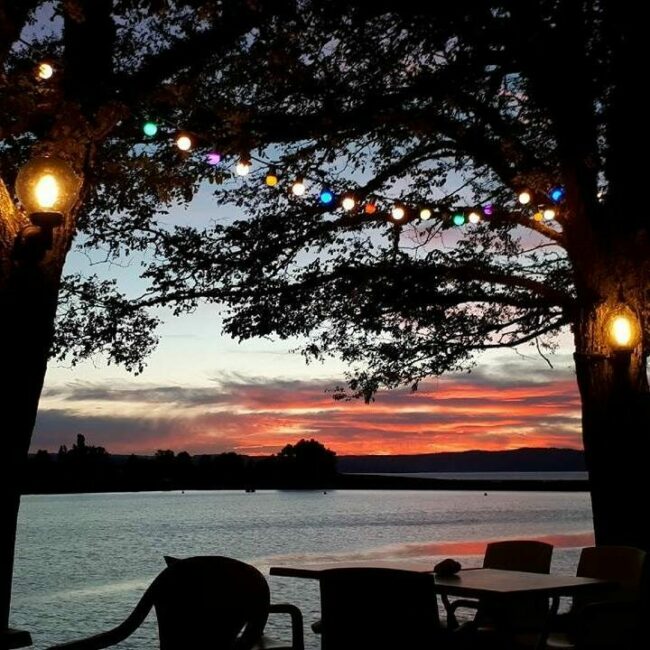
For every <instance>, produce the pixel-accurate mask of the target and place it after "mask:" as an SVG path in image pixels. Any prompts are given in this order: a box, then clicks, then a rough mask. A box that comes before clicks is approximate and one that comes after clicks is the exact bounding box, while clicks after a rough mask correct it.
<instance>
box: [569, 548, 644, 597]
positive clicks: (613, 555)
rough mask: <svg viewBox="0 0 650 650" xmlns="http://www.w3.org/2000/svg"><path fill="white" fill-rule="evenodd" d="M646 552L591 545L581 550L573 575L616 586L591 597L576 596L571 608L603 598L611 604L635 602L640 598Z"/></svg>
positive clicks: (637, 549)
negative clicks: (599, 580)
mask: <svg viewBox="0 0 650 650" xmlns="http://www.w3.org/2000/svg"><path fill="white" fill-rule="evenodd" d="M645 560H646V552H645V551H642V550H641V549H639V548H634V547H632V546H590V547H588V548H583V549H582V551H581V553H580V560H579V561H578V569H577V571H576V575H577V576H580V577H583V578H600V579H601V580H612V581H613V582H616V583H617V586H616V588H615V589H613V590H610V591H608V592H607V593H606V594H603V595H599V596H596V597H592V598H584V597H578V596H576V597H575V598H574V599H573V605H572V607H573V608H580V607H582V606H583V605H585V604H587V603H589V602H590V601H593V600H594V598H595V599H596V600H602V599H603V598H605V599H607V600H610V601H635V600H638V599H639V598H640V597H641V586H642V584H641V582H642V578H643V572H644V565H645Z"/></svg>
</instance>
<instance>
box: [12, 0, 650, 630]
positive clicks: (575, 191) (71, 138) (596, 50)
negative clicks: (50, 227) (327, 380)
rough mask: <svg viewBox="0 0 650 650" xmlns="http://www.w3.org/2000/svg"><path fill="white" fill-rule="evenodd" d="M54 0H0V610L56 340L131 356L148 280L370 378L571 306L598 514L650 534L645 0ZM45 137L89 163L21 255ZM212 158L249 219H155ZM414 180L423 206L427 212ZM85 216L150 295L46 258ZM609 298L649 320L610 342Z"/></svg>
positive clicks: (601, 538) (93, 234)
mask: <svg viewBox="0 0 650 650" xmlns="http://www.w3.org/2000/svg"><path fill="white" fill-rule="evenodd" d="M47 4H48V3H44V2H43V3H42V2H38V1H37V0H32V1H26V2H22V3H13V2H6V1H0V60H1V61H2V62H3V68H2V76H1V77H0V84H2V94H1V95H0V139H1V142H0V144H1V147H0V177H2V179H3V181H4V182H3V183H1V184H0V216H1V217H2V219H0V308H1V313H2V314H3V315H4V314H11V318H6V317H3V318H2V319H0V341H2V342H3V344H4V345H3V354H4V359H3V360H4V362H5V368H9V369H11V376H10V377H6V379H4V381H3V390H2V391H1V392H0V400H1V402H0V408H1V409H2V412H3V413H4V414H9V413H11V414H12V416H11V418H10V420H6V421H7V422H10V423H11V435H6V436H5V437H6V438H7V444H6V449H7V453H6V454H4V455H3V456H2V460H1V461H0V463H2V464H1V466H0V477H2V478H0V481H2V483H1V484H0V497H1V498H0V518H1V519H2V522H3V527H2V529H1V532H0V589H2V592H1V594H0V597H1V601H0V614H2V615H3V616H4V619H3V620H0V627H1V626H2V625H3V623H5V622H6V612H7V611H8V599H9V584H10V576H11V558H12V557H13V539H14V531H15V524H14V523H12V522H15V518H16V512H17V508H18V490H17V486H16V484H14V483H13V482H12V481H11V480H10V478H8V477H9V476H11V474H12V472H15V470H16V468H19V467H21V466H22V464H23V463H24V459H25V457H26V453H27V449H28V446H29V441H30V437H31V431H32V428H33V424H34V419H35V414H36V409H37V405H38V400H39V395H40V391H41V387H42V382H43V376H44V373H45V368H46V363H47V358H48V355H49V354H50V353H53V354H55V355H66V354H67V355H68V356H69V357H70V358H71V359H72V360H73V361H74V360H76V359H79V358H82V357H84V356H88V355H92V354H95V353H98V352H104V353H105V354H106V355H107V356H108V359H109V360H110V361H112V362H119V363H123V364H125V365H126V366H127V367H131V368H133V369H135V370H137V369H138V368H139V367H140V366H141V363H142V359H143V356H144V355H146V353H147V352H148V351H149V350H150V349H151V348H152V347H153V345H154V344H155V334H154V333H153V332H154V329H155V327H154V326H155V323H156V315H155V313H154V312H151V311H148V310H150V309H152V308H156V307H158V306H160V305H169V306H171V308H172V309H173V311H174V312H175V313H182V312H184V311H187V310H191V309H192V308H194V307H195V306H196V304H197V303H198V302H199V301H202V300H207V301H213V302H216V303H225V304H226V305H227V307H228V310H229V311H228V314H227V316H228V318H227V321H226V330H227V332H229V333H231V334H233V335H235V336H237V337H239V338H249V337H253V336H261V335H264V336H266V335H270V334H275V335H278V336H280V337H291V336H305V337H308V339H309V340H308V342H307V344H306V345H305V355H306V356H307V357H308V358H320V357H322V356H324V355H327V354H337V355H339V356H342V357H343V359H345V360H346V361H347V362H348V363H349V364H350V367H351V374H350V378H349V379H350V388H351V391H352V393H353V394H356V395H358V396H361V397H365V398H366V399H368V400H370V399H372V395H373V394H374V392H375V391H376V390H377V389H378V388H379V387H380V386H389V387H390V386H396V385H399V384H410V385H412V386H416V385H417V382H418V381H419V380H420V379H421V378H423V377H426V376H429V375H435V374H440V373H443V372H447V371H451V370H457V369H460V368H465V367H468V366H469V365H471V363H472V359H473V355H474V354H475V353H476V352H477V351H480V350H484V349H489V348H499V347H504V346H514V345H518V344H524V343H528V342H534V343H535V344H536V345H538V346H539V347H540V349H544V347H545V346H550V345H552V344H553V338H552V337H553V336H554V335H555V334H556V333H557V332H559V331H560V330H561V329H562V328H563V327H566V326H569V327H570V328H571V330H572V332H573V336H574V340H575V350H576V373H577V381H578V385H579V388H580V394H581V397H582V405H583V437H584V445H585V451H586V456H587V464H588V469H589V474H590V481H591V490H592V502H593V511H594V525H595V530H596V535H597V540H598V542H599V543H608V542H614V543H629V544H634V545H637V546H641V547H643V548H650V540H649V539H648V536H647V535H648V534H647V533H646V532H645V527H644V526H643V522H642V517H640V516H639V512H638V503H639V502H638V499H639V495H644V494H646V493H647V479H646V475H647V473H646V472H645V468H644V467H643V463H644V460H645V457H646V454H645V451H646V448H647V442H646V437H647V436H646V430H647V423H648V415H649V411H650V405H649V399H648V380H647V371H646V359H647V355H648V351H649V347H648V346H649V343H648V340H649V337H648V334H649V331H648V329H649V327H648V319H649V309H648V297H649V296H648V278H649V277H650V250H649V248H650V244H649V241H648V231H647V223H648V221H647V216H646V215H645V213H644V211H643V210H641V209H639V205H638V203H639V201H638V188H639V187H642V186H643V185H642V181H643V179H642V176H641V174H642V170H641V166H639V165H638V164H637V163H636V160H635V157H634V156H632V155H630V153H629V146H630V143H636V142H637V141H641V143H642V142H643V141H644V137H645V133H644V131H643V129H642V128H641V127H642V125H643V124H644V115H643V114H642V111H643V110H644V106H645V105H644V102H643V101H642V98H641V92H642V90H641V86H640V84H639V80H638V78H637V76H636V70H637V69H638V65H639V62H640V61H642V60H643V59H642V54H643V53H644V44H645V43H644V38H643V35H642V34H641V30H642V26H641V25H642V21H641V20H639V16H638V15H637V14H636V12H634V11H629V10H628V8H627V6H626V5H625V3H620V2H619V3H614V2H612V1H611V0H596V1H595V2H589V3H587V2H579V1H573V0H531V1H530V2H520V1H519V0H501V1H496V0H495V1H489V0H488V1H485V0H457V1H456V2H453V3H421V2H419V1H417V2H416V1H415V0H400V2H397V1H396V0H376V1H375V2H373V3H355V2H341V1H340V0H330V1H328V2H325V1H324V0H301V2H293V1H292V0H284V1H280V2H278V1H276V2H268V3H267V2H263V1H262V0H257V1H251V2H246V3H241V2H234V1H233V2H230V1H226V2H217V1H216V0H215V1H214V2H198V0H194V1H190V0H188V1H187V2H160V1H156V0H150V1H149V2H133V1H132V0H114V1H111V0H93V1H91V0H74V1H68V2H60V3H54V10H55V12H56V16H57V20H58V21H59V22H56V21H55V22H54V23H53V24H52V27H51V28H50V30H49V32H47V31H46V33H45V34H44V35H42V36H41V35H40V34H39V33H36V32H34V33H30V31H29V23H30V21H31V22H34V21H38V20H39V19H40V20H41V21H42V12H43V11H45V9H44V8H43V7H44V6H45V5H47ZM41 5H43V6H41ZM21 38H22V40H19V39H21ZM43 54H49V55H50V56H54V57H55V58H56V61H57V63H58V64H60V70H61V74H59V75H58V76H57V75H55V76H54V78H53V80H52V82H48V83H40V82H38V81H35V80H34V78H33V76H32V74H31V69H32V67H33V64H34V62H35V61H37V60H38V59H39V57H40V56H42V55H43ZM55 68H56V66H55ZM152 115H155V116H157V117H158V118H159V121H160V123H161V124H163V123H165V124H170V125H173V126H179V127H181V126H182V127H183V128H186V129H188V130H189V131H190V132H191V133H193V134H194V137H195V140H196V141H197V145H198V146H197V147H196V150H195V151H196V153H195V154H189V155H185V154H181V153H179V152H178V151H176V150H174V148H173V147H172V146H171V143H170V142H169V141H168V140H167V141H165V140H164V139H163V138H161V139H158V140H155V141H153V140H147V139H146V138H145V136H143V135H142V133H141V132H140V131H139V123H140V122H141V121H142V120H144V119H145V118H148V117H150V116H152ZM215 146H216V147H218V148H219V150H220V151H221V153H222V154H223V156H224V159H225V160H226V161H228V162H232V161H233V159H235V158H237V157H238V156H240V155H241V156H246V155H248V154H249V153H251V152H252V153H253V154H254V155H255V156H256V157H257V158H260V159H264V160H266V161H270V162H272V163H274V164H275V166H276V168H277V169H278V170H279V171H281V173H282V176H283V178H285V179H287V178H297V177H299V176H302V177H305V178H306V179H307V180H308V181H309V182H310V183H311V186H312V187H313V186H314V185H318V186H321V185H322V186H323V187H327V188H330V189H331V190H332V191H333V192H334V194H336V195H338V196H341V195H342V194H343V193H344V192H348V191H349V192H353V193H354V195H355V198H356V199H357V201H358V203H357V205H364V204H365V203H368V202H372V204H373V205H375V206H376V207H377V209H376V211H375V212H374V213H372V214H368V213H365V212H363V210H361V209H358V210H357V211H354V210H352V211H350V212H343V211H342V210H341V209H340V208H339V207H338V205H339V204H338V202H336V201H335V202H333V203H332V204H330V205H329V206H327V205H325V204H321V203H319V202H318V201H317V200H310V199H309V198H307V197H303V199H297V198H294V197H292V195H291V193H290V192H285V191H282V190H283V189H284V186H283V185H282V184H280V188H281V190H280V191H279V190H278V188H275V189H273V188H269V189H268V190H265V189H264V188H262V187H260V183H259V182H255V180H256V179H257V177H258V176H259V175H263V174H264V173H265V166H264V165H259V164H257V166H256V167H254V170H253V171H254V173H253V174H252V176H251V178H250V180H249V182H248V183H245V184H234V185H233V184H231V183H230V182H228V179H229V173H228V172H227V171H226V170H225V168H223V167H222V168H217V169H215V168H212V167H210V166H209V165H205V164H204V163H203V161H202V160H200V159H199V156H200V155H203V154H205V153H207V152H208V150H209V149H210V148H212V147H215ZM641 150H642V151H644V150H645V149H644V147H643V146H641ZM38 153H49V154H56V155H57V156H60V157H63V158H65V159H66V160H68V161H69V162H70V163H71V164H72V165H73V166H74V167H75V169H76V170H77V171H78V172H79V173H82V174H83V177H84V184H83V188H82V192H81V195H80V199H79V201H78V203H77V205H76V206H75V208H74V209H73V210H72V211H71V212H70V213H69V214H67V215H65V220H64V223H63V225H62V226H60V227H58V228H57V229H56V231H55V233H54V241H53V244H52V246H51V248H50V249H48V250H46V251H44V254H43V257H42V259H40V260H34V259H32V258H30V259H25V256H24V255H22V256H21V255H20V254H19V253H20V251H21V250H22V249H21V246H20V244H21V241H22V240H23V239H24V235H25V227H26V226H29V222H28V219H27V216H26V215H25V214H24V213H23V212H22V211H20V210H19V209H18V208H17V206H16V204H15V202H14V201H13V200H12V189H13V185H14V179H15V177H16V172H17V169H18V168H19V166H20V165H21V164H22V163H23V162H24V161H25V160H26V159H27V158H28V157H29V156H30V155H34V154H38ZM255 170H257V171H255ZM207 179H210V180H212V181H217V184H216V186H215V187H216V189H215V199H216V201H218V202H222V203H223V202H228V203H231V204H235V205H237V206H239V207H241V208H244V210H245V213H246V214H245V217H243V218H239V219H236V220H233V221H232V222H231V223H220V224H217V225H215V226H212V227H209V228H207V229H205V230H200V229H196V228H192V227H189V226H166V225H165V224H164V221H163V220H161V219H159V216H160V214H161V212H164V210H165V208H166V207H168V206H169V205H172V204H174V203H178V202H185V201H188V200H189V199H190V198H191V197H192V196H193V194H194V193H195V192H196V190H197V188H198V186H199V184H200V182H201V181H203V180H207ZM221 181H225V182H224V183H223V184H222V183H221ZM556 186H557V187H560V186H561V187H562V188H563V191H564V195H565V196H564V199H563V200H562V201H560V202H559V203H558V204H557V206H556V207H555V209H556V211H557V215H556V218H555V219H554V220H549V221H544V220H542V221H537V220H534V219H531V218H530V213H529V212H528V211H527V209H523V208H521V206H520V205H519V204H518V203H517V201H516V199H515V197H516V195H517V194H518V193H519V192H520V191H521V190H523V189H526V190H528V191H529V192H530V193H531V198H532V202H533V203H534V204H535V205H537V204H538V203H540V204H546V203H548V200H547V198H546V197H547V194H548V191H549V190H550V189H551V188H552V187H556ZM395 202H399V203H401V204H403V205H404V206H406V214H405V217H406V218H404V219H402V220H401V221H400V222H399V223H392V222H391V220H390V206H391V205H392V204H393V203H395ZM486 202H489V203H491V204H492V205H493V206H494V208H493V210H492V215H491V217H490V218H489V219H486V220H484V221H483V222H482V223H480V224H477V225H471V226H467V227H465V228H464V229H462V230H459V229H452V224H451V221H450V218H449V217H450V213H452V211H453V209H454V207H455V206H458V205H463V206H466V207H472V206H482V205H484V204H485V203H486ZM415 206H426V207H427V208H428V209H430V210H431V213H432V214H431V218H429V219H427V220H423V221H421V222H420V221H419V220H418V219H417V218H415V219H414V218H413V216H414V215H415V216H417V210H415ZM75 237H76V240H75ZM73 240H75V241H76V242H77V243H78V245H80V246H82V247H83V248H84V249H85V250H87V251H88V252H89V254H91V255H92V253H93V251H97V250H100V251H102V255H103V256H105V257H106V258H107V259H108V260H115V259H123V258H124V256H127V255H132V254H135V255H139V256H144V260H145V268H144V272H143V280H144V281H145V282H146V283H148V285H147V289H146V292H145V294H144V295H143V296H142V297H140V298H139V299H137V298H133V297H132V296H125V295H122V294H121V293H120V291H119V290H118V287H117V286H116V284H115V283H114V282H113V281H112V280H110V279H108V280H107V279H106V278H98V277H94V276H92V275H90V274H89V275H80V274H79V275H74V276H71V277H68V278H65V279H63V280H61V272H62V268H63V263H64V261H65V258H66V254H67V251H68V250H69V248H70V246H71V244H72V243H73ZM95 255H97V254H96V253H95ZM57 305H58V308H59V316H58V321H57V325H56V329H55V328H54V318H55V312H56V310H57ZM622 306H624V307H625V309H627V311H628V313H629V314H630V315H631V316H632V317H633V318H634V319H635V321H636V323H637V328H638V331H639V333H640V335H639V336H638V337H637V338H636V339H635V340H634V346H633V349H632V350H631V351H630V352H626V353H620V354H614V353H613V352H612V348H611V346H610V345H609V342H608V340H607V337H606V335H605V334H606V328H607V323H608V322H609V319H610V316H611V315H612V314H614V313H616V311H617V310H620V309H622ZM19 341H20V342H21V343H22V344H21V345H17V342H19ZM5 426H6V425H5ZM5 522H6V525H5Z"/></svg>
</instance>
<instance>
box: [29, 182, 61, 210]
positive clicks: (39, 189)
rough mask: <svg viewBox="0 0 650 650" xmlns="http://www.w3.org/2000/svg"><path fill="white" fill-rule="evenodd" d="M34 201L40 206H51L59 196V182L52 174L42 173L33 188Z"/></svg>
mask: <svg viewBox="0 0 650 650" xmlns="http://www.w3.org/2000/svg"><path fill="white" fill-rule="evenodd" d="M34 196H35V197H36V203H37V204H38V205H39V207H41V208H44V209H46V208H51V207H52V206H53V205H54V204H55V203H56V202H57V200H58V198H59V184H58V183H57V180H56V178H55V177H54V176H53V175H52V174H43V176H41V177H40V179H39V180H38V183H36V187H35V188H34Z"/></svg>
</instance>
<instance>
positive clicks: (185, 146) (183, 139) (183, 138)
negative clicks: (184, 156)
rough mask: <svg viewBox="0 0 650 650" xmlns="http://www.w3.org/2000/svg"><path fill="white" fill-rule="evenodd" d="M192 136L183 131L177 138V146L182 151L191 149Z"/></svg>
mask: <svg viewBox="0 0 650 650" xmlns="http://www.w3.org/2000/svg"><path fill="white" fill-rule="evenodd" d="M192 144H193V142H192V138H190V136H189V135H187V133H181V134H179V135H178V137H177V138H176V146H177V147H178V148H179V149H180V150H181V151H189V150H190V149H191V148H192Z"/></svg>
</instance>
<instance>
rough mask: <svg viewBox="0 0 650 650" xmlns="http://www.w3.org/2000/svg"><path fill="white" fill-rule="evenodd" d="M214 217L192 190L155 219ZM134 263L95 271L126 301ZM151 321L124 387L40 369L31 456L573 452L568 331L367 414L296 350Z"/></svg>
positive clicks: (202, 320)
mask: <svg viewBox="0 0 650 650" xmlns="http://www.w3.org/2000/svg"><path fill="white" fill-rule="evenodd" d="M227 214H228V209H227V208H215V206H214V204H213V203H212V200H211V197H210V196H209V195H207V193H201V194H200V196H199V197H198V198H197V199H196V200H195V201H194V202H193V203H192V205H191V206H190V208H189V209H187V210H180V209H179V210H177V211H176V212H174V213H172V214H171V215H169V217H168V219H169V220H170V221H173V222H175V223H182V222H184V221H185V222H193V223H199V224H200V223H207V222H208V221H209V220H211V219H217V220H219V219H224V218H230V217H228V216H224V215H227ZM138 263H139V260H137V259H132V260H128V261H127V262H126V264H125V265H124V266H114V267H112V268H111V269H109V270H107V273H108V274H109V275H111V274H114V275H116V276H117V277H119V279H120V280H121V281H122V282H123V283H124V284H125V285H126V286H131V287H132V288H133V289H134V291H137V281H136V280H135V278H136V277H137V271H138V268H139V264H138ZM84 264H87V259H86V257H85V256H84V255H81V254H79V253H72V254H71V255H70V257H69V265H68V268H69V269H71V270H77V269H79V268H81V267H83V266H84ZM95 270H96V268H94V269H93V271H95ZM161 314H162V315H163V316H164V317H165V323H164V325H163V327H162V329H161V332H160V333H161V343H160V345H159V347H158V349H157V351H156V352H155V353H154V355H153V356H152V357H151V359H150V361H149V364H148V366H147V368H146V370H145V371H144V373H142V374H141V375H139V376H137V377H134V376H133V375H130V374H129V373H127V372H125V371H123V370H121V369H119V368H116V367H113V366H109V367H106V365H105V364H104V363H103V362H102V360H101V359H97V360H93V361H92V362H90V361H89V362H86V363H84V364H81V365H79V366H77V367H75V368H70V367H66V366H65V365H63V364H60V363H57V362H52V363H51V364H50V368H49V370H48V375H47V378H46V384H45V389H44V392H43V397H42V400H41V408H40V413H39V416H38V421H37V426H36V430H35V434H34V438H33V443H32V450H36V449H41V448H45V449H49V450H51V451H55V450H56V449H58V447H59V445H61V444H67V445H70V444H72V442H74V440H75V437H76V434H78V433H83V434H84V435H86V437H87V439H88V443H89V444H93V445H102V446H104V447H106V448H107V449H108V450H109V451H110V452H112V453H131V452H135V453H143V454H150V453H153V452H155V451H156V450H157V449H173V450H175V451H182V450H187V451H189V452H190V453H193V454H196V453H219V452H222V451H233V450H234V451H237V452H239V453H246V454H266V453H273V452H277V451H278V450H279V449H281V448H282V447H283V446H284V445H285V444H287V443H291V442H297V441H298V440H299V439H300V438H316V439H317V440H319V441H320V442H322V443H324V444H325V445H327V446H328V447H330V448H332V449H334V450H335V451H336V452H337V453H338V454H357V453H362V454H395V453H429V452H438V451H450V450H466V449H491V450H497V449H512V448H517V447H523V446H529V447H545V446H558V447H573V448H580V447H581V439H580V430H579V418H580V412H579V398H578V394H577V388H576V384H575V378H574V375H573V363H572V358H571V354H570V344H571V340H570V336H569V335H568V334H566V335H564V336H563V337H562V338H561V341H560V342H561V346H560V349H559V351H558V354H556V355H555V356H553V357H551V360H552V363H553V369H551V368H549V366H548V364H547V363H546V362H545V361H544V360H543V359H542V358H541V357H540V356H539V355H538V354H537V353H536V352H535V350H534V348H531V347H526V348H523V349H521V350H518V351H511V350H504V351H500V352H498V353H497V352H492V353H490V354H489V355H488V354H485V355H483V356H482V357H480V358H479V364H478V366H477V367H476V368H474V369H473V370H472V372H471V373H469V374H466V373H465V374H457V375H450V376H447V377H443V378H439V379H435V378H433V379H430V380H429V381H426V382H424V383H422V384H421V386H420V389H419V390H418V391H417V392H416V393H412V392H410V391H409V390H408V389H403V390H396V391H385V392H382V393H380V394H379V395H378V396H377V399H376V401H375V402H374V403H372V404H368V405H367V404H364V403H362V402H337V401H334V400H333V399H332V396H331V393H329V392H327V391H328V390H331V389H333V388H334V387H335V386H337V385H341V384H342V383H343V376H344V366H343V365H342V364H341V363H339V362H337V361H335V360H334V361H331V362H328V363H327V364H324V365H321V364H315V365H306V364H305V362H304V360H303V358H302V357H301V356H300V354H298V353H296V352H291V350H292V349H295V348H296V346H297V344H298V342H297V341H288V342H282V341H276V342H272V341H267V340H264V341H260V340H256V341H248V342H245V343H244V344H241V345H240V344H238V343H237V342H235V341H233V340H231V339H229V338H226V337H223V336H221V335H220V330H221V325H220V320H219V313H218V310H217V308H216V307H212V306H203V307H202V308H200V309H199V310H197V312H196V313H194V314H191V315H189V316H184V317H180V318H173V317H171V316H170V315H168V314H167V313H166V312H161Z"/></svg>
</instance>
